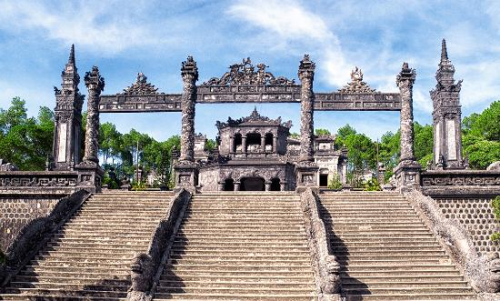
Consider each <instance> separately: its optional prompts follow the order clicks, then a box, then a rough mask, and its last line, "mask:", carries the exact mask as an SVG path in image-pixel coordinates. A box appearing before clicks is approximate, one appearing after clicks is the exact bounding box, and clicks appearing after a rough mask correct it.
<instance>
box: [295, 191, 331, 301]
mask: <svg viewBox="0 0 500 301" xmlns="http://www.w3.org/2000/svg"><path fill="white" fill-rule="evenodd" d="M300 201H301V207H302V210H303V212H304V221H305V228H306V233H307V234H308V235H307V238H308V240H309V250H310V251H311V256H312V258H313V267H314V269H315V276H316V287H317V291H318V295H319V296H320V300H325V301H327V300H335V298H338V295H339V294H340V291H341V279H340V265H339V263H338V262H337V259H336V257H335V256H334V255H333V254H332V252H331V250H330V245H331V243H330V237H329V236H328V235H327V232H326V229H325V224H324V222H323V220H322V219H321V218H320V215H319V210H318V204H317V202H318V201H317V199H316V195H315V194H314V192H313V191H312V190H311V188H307V189H306V190H305V191H304V192H302V193H301V195H300ZM334 295H337V296H334Z"/></svg>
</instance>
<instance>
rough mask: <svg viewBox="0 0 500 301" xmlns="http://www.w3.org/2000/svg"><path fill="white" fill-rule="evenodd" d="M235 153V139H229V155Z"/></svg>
mask: <svg viewBox="0 0 500 301" xmlns="http://www.w3.org/2000/svg"><path fill="white" fill-rule="evenodd" d="M232 152H234V137H233V136H231V137H229V153H232Z"/></svg>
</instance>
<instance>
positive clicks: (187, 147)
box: [174, 56, 198, 190]
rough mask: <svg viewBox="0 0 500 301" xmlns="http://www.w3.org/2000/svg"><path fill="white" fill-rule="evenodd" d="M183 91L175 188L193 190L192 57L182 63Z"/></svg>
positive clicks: (194, 77) (194, 70)
mask: <svg viewBox="0 0 500 301" xmlns="http://www.w3.org/2000/svg"><path fill="white" fill-rule="evenodd" d="M181 75H182V81H183V83H184V89H183V92H182V102H181V109H182V129H181V153H180V157H179V162H178V163H177V164H176V166H175V168H174V169H175V178H176V187H177V188H186V189H190V190H192V189H194V187H195V186H196V185H197V181H198V164H197V163H196V162H194V136H195V135H194V117H195V104H196V81H197V80H198V68H197V67H196V62H195V61H194V60H193V57H192V56H188V58H187V60H186V61H184V62H182V68H181Z"/></svg>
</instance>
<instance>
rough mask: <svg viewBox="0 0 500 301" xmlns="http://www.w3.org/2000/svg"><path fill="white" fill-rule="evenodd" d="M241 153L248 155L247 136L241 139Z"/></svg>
mask: <svg viewBox="0 0 500 301" xmlns="http://www.w3.org/2000/svg"><path fill="white" fill-rule="evenodd" d="M241 151H242V152H243V153H244V154H246V153H247V136H246V135H245V136H242V137H241Z"/></svg>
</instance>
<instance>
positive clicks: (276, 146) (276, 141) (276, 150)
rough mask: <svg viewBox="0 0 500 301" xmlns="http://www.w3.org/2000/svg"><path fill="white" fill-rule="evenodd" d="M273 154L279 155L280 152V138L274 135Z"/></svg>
mask: <svg viewBox="0 0 500 301" xmlns="http://www.w3.org/2000/svg"><path fill="white" fill-rule="evenodd" d="M273 152H274V153H277V152H278V136H277V135H273Z"/></svg>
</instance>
